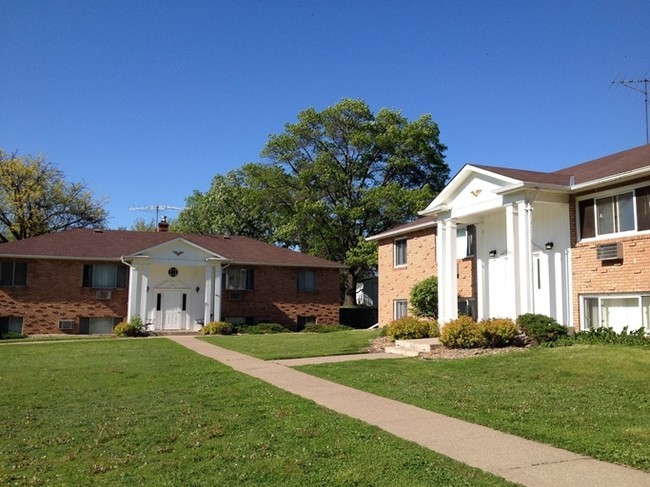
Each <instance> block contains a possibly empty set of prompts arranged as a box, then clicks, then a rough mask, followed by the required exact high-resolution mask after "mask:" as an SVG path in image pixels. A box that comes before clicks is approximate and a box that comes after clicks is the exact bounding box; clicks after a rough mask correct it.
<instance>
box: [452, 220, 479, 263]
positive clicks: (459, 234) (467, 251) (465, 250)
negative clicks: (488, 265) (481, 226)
mask: <svg viewBox="0 0 650 487" xmlns="http://www.w3.org/2000/svg"><path fill="white" fill-rule="evenodd" d="M473 255H476V227H475V226H474V225H465V226H462V227H458V228H457V229H456V257H457V258H458V259H464V258H465V257H471V256H473Z"/></svg>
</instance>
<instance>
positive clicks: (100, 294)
mask: <svg viewBox="0 0 650 487" xmlns="http://www.w3.org/2000/svg"><path fill="white" fill-rule="evenodd" d="M111 295H112V293H111V291H97V299H111Z"/></svg>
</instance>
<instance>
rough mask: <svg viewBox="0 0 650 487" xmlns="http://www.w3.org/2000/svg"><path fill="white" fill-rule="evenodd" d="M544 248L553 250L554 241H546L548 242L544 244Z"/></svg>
mask: <svg viewBox="0 0 650 487" xmlns="http://www.w3.org/2000/svg"><path fill="white" fill-rule="evenodd" d="M544 248H545V249H546V250H553V242H550V241H549V242H546V243H545V244H544Z"/></svg>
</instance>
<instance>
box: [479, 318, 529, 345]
mask: <svg viewBox="0 0 650 487" xmlns="http://www.w3.org/2000/svg"><path fill="white" fill-rule="evenodd" d="M478 326H479V329H480V330H481V333H482V334H483V339H484V341H485V346H486V347H490V348H499V347H507V346H508V345H512V344H513V343H514V342H515V340H516V339H517V336H518V335H519V327H518V326H517V325H516V324H515V322H514V321H512V320H511V319H510V318H492V319H489V320H483V321H481V322H480V323H479V324H478Z"/></svg>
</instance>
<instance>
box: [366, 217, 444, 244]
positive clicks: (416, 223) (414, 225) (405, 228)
mask: <svg viewBox="0 0 650 487" xmlns="http://www.w3.org/2000/svg"><path fill="white" fill-rule="evenodd" d="M435 223H436V218H435V217H433V216H424V217H422V218H418V219H417V220H413V221H412V222H410V223H405V224H403V225H399V226H397V227H393V228H390V229H388V230H386V231H385V232H381V233H378V234H377V235H372V236H371V237H368V240H379V239H381V238H387V237H393V236H396V235H403V234H406V233H409V232H411V231H412V230H417V229H419V228H423V227H424V228H428V227H433V226H435Z"/></svg>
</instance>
